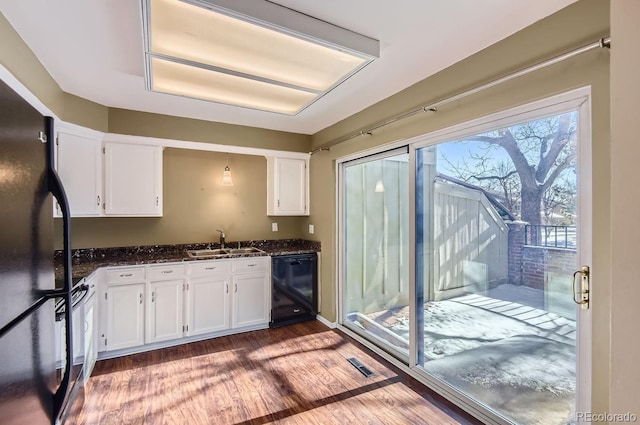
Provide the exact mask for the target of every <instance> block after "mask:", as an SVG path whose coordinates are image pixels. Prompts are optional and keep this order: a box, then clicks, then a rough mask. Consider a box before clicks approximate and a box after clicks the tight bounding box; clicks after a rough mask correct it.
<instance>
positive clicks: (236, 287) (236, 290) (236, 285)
mask: <svg viewBox="0 0 640 425" xmlns="http://www.w3.org/2000/svg"><path fill="white" fill-rule="evenodd" d="M234 286H235V290H234V291H233V292H238V284H237V283H235V284H234Z"/></svg>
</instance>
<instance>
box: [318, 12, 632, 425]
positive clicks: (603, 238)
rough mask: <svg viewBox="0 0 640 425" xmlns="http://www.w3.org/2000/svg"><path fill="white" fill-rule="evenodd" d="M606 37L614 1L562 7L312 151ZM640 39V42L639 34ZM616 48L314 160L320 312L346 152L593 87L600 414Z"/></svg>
mask: <svg viewBox="0 0 640 425" xmlns="http://www.w3.org/2000/svg"><path fill="white" fill-rule="evenodd" d="M608 35H609V2H608V1H602V0H580V1H578V2H577V3H575V4H573V5H572V6H569V7H568V8H566V9H564V10H561V11H560V12H558V13H556V14H554V15H552V16H550V17H548V18H546V19H544V20H542V21H540V22H538V23H536V24H534V25H532V26H531V27H529V28H526V29H524V30H523V31H520V32H518V33H516V34H514V35H513V36H511V37H509V38H507V39H505V40H503V41H501V42H498V43H496V44H495V45H494V46H492V47H490V48H488V49H486V50H484V51H482V52H479V53H477V54H475V55H473V56H471V57H469V58H467V59H465V60H463V61H461V62H459V63H457V64H455V65H453V66H451V67H450V68H448V69H446V70H444V71H442V72H440V73H439V74H436V75H434V76H433V77H430V78H427V79H425V80H423V81H421V82H419V83H417V84H415V85H414V86H412V87H410V88H408V89H406V90H404V91H402V92H400V93H398V94H396V95H394V96H392V97H390V98H388V99H385V100H384V101H382V102H379V103H378V104H376V105H374V106H372V107H370V108H367V109H365V110H364V111H362V112H360V113H357V114H355V115H353V116H352V117H349V118H347V119H346V120H344V121H342V122H340V123H338V124H336V125H334V126H332V127H329V128H327V129H325V130H323V131H321V132H319V133H317V134H315V135H314V136H313V144H312V145H313V147H314V148H316V147H319V146H327V145H332V144H333V143H332V140H334V139H339V138H341V137H343V136H348V135H350V134H352V133H354V132H357V131H358V130H361V129H366V128H367V127H368V126H370V125H372V124H375V123H377V122H379V121H381V120H383V119H387V118H389V117H392V116H395V115H397V114H400V113H402V112H406V111H409V110H412V109H415V108H416V107H418V106H421V105H428V104H430V103H433V102H435V101H438V100H441V99H444V98H446V97H448V96H450V95H453V94H456V93H459V92H462V91H464V90H467V89H470V88H472V87H474V86H477V85H479V84H482V83H484V82H488V81H491V80H493V79H496V78H499V77H501V76H503V75H505V74H508V73H509V72H511V71H514V70H518V69H521V68H524V67H526V66H527V65H532V64H534V63H537V62H540V61H542V60H544V59H547V58H550V57H553V56H556V55H558V54H561V53H563V52H565V51H568V50H572V49H574V48H577V47H581V46H583V45H585V44H589V43H591V42H594V41H596V40H597V39H599V38H601V37H605V36H608ZM636 41H637V40H636ZM609 54H610V52H609V51H608V50H607V49H599V50H596V51H591V52H589V53H585V54H582V55H579V56H577V57H575V58H572V59H570V60H567V61H564V62H562V63H559V64H556V65H554V66H551V67H548V68H546V69H543V70H539V71H537V72H535V73H532V74H529V75H527V76H524V77H520V78H518V79H516V80H512V81H510V82H508V83H505V84H502V85H499V86H497V87H494V88H492V89H490V90H487V91H485V92H482V93H479V94H476V95H473V96H470V97H467V98H465V99H463V100H459V101H457V102H454V103H450V104H448V105H446V106H444V107H442V108H440V109H439V110H438V112H436V113H423V114H419V115H417V116H415V117H412V118H409V119H406V120H403V121H401V122H398V123H395V124H392V125H389V126H387V127H385V128H384V129H380V130H377V131H374V134H373V135H371V136H360V137H357V138H355V139H352V140H350V141H347V142H344V143H340V144H335V145H333V146H331V150H330V151H329V152H318V153H316V154H314V155H313V156H312V160H311V168H310V169H311V195H312V198H311V216H310V217H309V218H308V223H313V224H314V225H315V227H316V234H315V236H314V237H315V238H316V239H317V240H319V241H321V242H322V250H323V263H322V270H321V273H322V276H323V280H322V288H321V290H322V294H323V296H322V305H321V308H320V310H321V312H322V315H323V316H324V317H326V318H327V319H329V320H332V321H333V320H335V319H336V316H337V312H336V252H335V246H336V239H335V235H336V218H335V210H336V205H335V160H336V158H340V157H342V156H345V155H347V154H352V153H355V152H359V151H362V150H364V149H367V148H371V147H373V146H381V145H384V144H386V143H389V142H392V141H397V140H400V139H403V138H408V137H412V136H417V135H420V134H425V133H429V132H431V131H434V130H437V129H441V128H445V127H448V126H451V125H454V124H457V123H461V122H465V121H468V120H470V119H474V118H479V117H481V116H484V115H488V114H490V113H493V112H497V111H500V110H504V109H508V108H510V107H513V106H517V105H521V104H524V103H527V102H530V101H533V100H537V99H542V98H545V97H549V96H551V95H554V94H557V93H562V92H565V91H568V90H570V89H574V88H578V87H583V86H587V85H590V86H591V87H592V127H593V133H592V134H593V158H594V160H593V164H592V170H593V177H594V185H593V186H594V187H593V199H595V200H597V202H594V203H593V221H594V225H593V229H592V237H593V251H594V258H593V264H592V269H593V282H594V286H595V285H597V290H596V289H594V296H596V295H595V294H596V293H597V299H596V300H594V303H593V335H594V338H593V358H594V359H593V363H594V365H593V386H592V387H593V392H594V395H593V410H594V411H598V412H603V411H605V410H607V408H608V399H609V394H608V386H609V357H610V355H609V344H608V341H609V323H610V321H609V314H610V308H609V292H610V286H611V285H610V282H611V281H610V275H609V270H611V241H610V223H611V219H610V210H609V205H610V195H609V191H610V163H609V157H610V136H609Z"/></svg>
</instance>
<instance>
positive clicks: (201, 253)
mask: <svg viewBox="0 0 640 425" xmlns="http://www.w3.org/2000/svg"><path fill="white" fill-rule="evenodd" d="M187 254H188V255H189V257H193V258H215V257H227V256H229V250H228V249H224V248H220V249H196V250H189V251H187Z"/></svg>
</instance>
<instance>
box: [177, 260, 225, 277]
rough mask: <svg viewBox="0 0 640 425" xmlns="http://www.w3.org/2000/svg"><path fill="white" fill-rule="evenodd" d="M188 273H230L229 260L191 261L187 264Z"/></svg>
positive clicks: (192, 274)
mask: <svg viewBox="0 0 640 425" xmlns="http://www.w3.org/2000/svg"><path fill="white" fill-rule="evenodd" d="M187 270H188V273H189V275H191V276H194V275H199V274H211V273H224V274H229V273H231V262H229V261H192V262H190V263H189V264H188V265H187Z"/></svg>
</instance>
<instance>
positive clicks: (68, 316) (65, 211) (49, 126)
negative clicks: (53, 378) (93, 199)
mask: <svg viewBox="0 0 640 425" xmlns="http://www.w3.org/2000/svg"><path fill="white" fill-rule="evenodd" d="M45 131H46V133H47V134H46V136H47V140H49V141H51V140H55V138H54V134H53V118H52V117H45ZM53 151H54V146H53V143H49V149H48V167H47V168H48V170H47V171H48V177H49V178H48V181H49V191H50V192H51V194H53V196H54V197H55V198H56V199H57V201H58V204H59V205H60V211H61V212H62V222H63V230H62V232H63V254H64V255H63V257H64V259H63V261H64V262H63V266H64V286H63V288H62V292H63V293H64V294H63V296H62V298H64V303H65V305H66V308H65V312H64V315H65V317H64V318H65V321H66V324H67V325H66V326H65V342H66V345H67V349H66V355H67V358H66V359H65V364H66V367H65V370H64V376H63V377H62V382H61V383H60V387H59V388H58V389H57V390H56V392H55V394H54V396H53V411H54V415H55V416H54V417H55V418H57V417H58V416H59V415H60V412H61V411H62V406H64V402H65V398H66V397H67V392H68V390H69V384H70V380H71V369H72V367H73V352H74V351H73V338H72V337H71V335H72V333H71V331H72V329H71V328H72V327H73V322H72V320H73V319H72V310H73V308H72V307H71V306H72V302H71V209H70V208H69V200H68V198H67V194H66V193H65V191H64V187H63V186H62V181H61V180H60V176H58V173H57V172H56V170H55V165H54V164H55V161H54V152H53Z"/></svg>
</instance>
